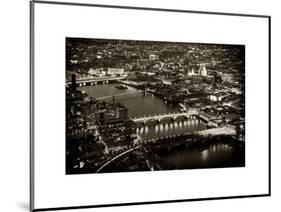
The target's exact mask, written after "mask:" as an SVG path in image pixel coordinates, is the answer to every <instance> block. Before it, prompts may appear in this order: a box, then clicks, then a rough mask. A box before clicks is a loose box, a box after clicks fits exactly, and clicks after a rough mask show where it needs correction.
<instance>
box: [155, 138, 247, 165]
mask: <svg viewBox="0 0 281 212" xmlns="http://www.w3.org/2000/svg"><path fill="white" fill-rule="evenodd" d="M244 157H245V155H244V148H241V147H238V146H236V145H231V144H225V143H216V144H211V145H209V146H208V147H205V148H204V149H201V148H199V149H188V148H186V149H182V150H177V151H173V152H169V153H167V154H164V155H161V156H160V160H161V161H162V162H164V163H165V164H168V165H170V166H171V167H173V168H175V169H195V168H219V167H241V166H245V158H244ZM160 166H161V165H160Z"/></svg>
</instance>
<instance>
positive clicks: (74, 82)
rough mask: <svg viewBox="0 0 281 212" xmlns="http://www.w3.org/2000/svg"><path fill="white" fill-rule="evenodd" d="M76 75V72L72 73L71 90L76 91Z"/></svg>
mask: <svg viewBox="0 0 281 212" xmlns="http://www.w3.org/2000/svg"><path fill="white" fill-rule="evenodd" d="M76 86H77V85H76V75H75V74H72V75H71V90H72V92H75V91H76Z"/></svg>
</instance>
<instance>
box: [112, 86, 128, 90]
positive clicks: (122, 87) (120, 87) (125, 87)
mask: <svg viewBox="0 0 281 212" xmlns="http://www.w3.org/2000/svg"><path fill="white" fill-rule="evenodd" d="M115 88H117V89H121V90H126V89H128V87H127V86H126V85H116V86H115Z"/></svg>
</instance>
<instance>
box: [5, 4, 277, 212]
mask: <svg viewBox="0 0 281 212" xmlns="http://www.w3.org/2000/svg"><path fill="white" fill-rule="evenodd" d="M69 1H70V0H69ZM77 1H78V0H77ZM87 1H88V2H92V3H99V4H119V5H130V6H141V7H160V8H176V9H186V10H205V11H220V12H234V13H253V14H266V15H271V16H272V114H273V115H272V197H270V198H252V199H235V200H216V201H204V202H189V203H175V204H159V205H145V206H127V207H117V208H101V209H88V210H80V211H98V212H99V211H108V212H109V211H144V210H149V211H171V210H172V211H187V210H189V211H195V212H196V211H206V210H208V211H216V212H219V211H226V210H227V211H230V212H232V211H248V210H249V211H266V210H267V211H279V210H280V209H281V203H280V199H281V164H280V163H281V157H280V155H281V154H280V153H279V151H281V142H280V140H281V138H280V134H279V131H280V129H279V128H280V127H279V122H280V121H279V118H281V110H280V108H281V96H280V95H279V90H280V91H281V83H279V81H280V80H281V71H280V70H281V65H280V64H281V63H280V62H279V60H280V59H279V58H280V57H281V48H280V47H281V45H280V44H281V39H280V38H281V28H280V26H281V13H280V9H281V7H280V6H278V1H276V0H267V1H265V0H263V1H257V0H256V1H250V0H229V1H225V0H192V1H187V0H177V1H171V0H170V1H169V0H153V1H151V0H135V1H130V0H95V1H94V0H92V1H90V0H87ZM80 2H86V0H83V1H82V0H80ZM0 5H1V6H0V10H1V11H0V23H1V33H0V36H1V37H0V38H1V39H0V48H1V51H0V58H1V69H0V71H1V75H0V76H1V78H0V80H1V81H0V86H1V87H0V92H1V102H0V103H1V104H0V112H1V116H0V117H1V119H0V120H1V121H0V123H1V128H0V129H1V131H0V132H1V137H0V138H1V139H0V141H1V148H0V150H1V151H0V159H1V160H0V161H1V163H0V164H1V165H0V167H1V175H0V179H1V180H0V198H1V200H0V209H1V210H0V211H15V212H17V211H27V210H28V199H29V184H28V181H29V157H28V155H29V3H28V1H27V0H9V1H1V3H0ZM50 16H51V14H50ZM222 33H223V32H222ZM257 36H258V35H257ZM257 51H258V49H257ZM7 79H12V81H9V80H7ZM46 183H47V182H46ZM73 211H74V210H73Z"/></svg>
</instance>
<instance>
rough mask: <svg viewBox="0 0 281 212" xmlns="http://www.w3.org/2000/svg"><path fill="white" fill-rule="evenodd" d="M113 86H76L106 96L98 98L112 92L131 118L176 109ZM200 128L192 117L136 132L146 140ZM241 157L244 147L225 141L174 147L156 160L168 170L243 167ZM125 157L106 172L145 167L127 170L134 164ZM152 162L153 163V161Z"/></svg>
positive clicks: (174, 110) (150, 125)
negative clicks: (193, 146) (204, 145)
mask: <svg viewBox="0 0 281 212" xmlns="http://www.w3.org/2000/svg"><path fill="white" fill-rule="evenodd" d="M115 86H116V84H103V85H95V86H86V87H80V88H79V89H80V90H84V91H85V92H86V93H87V94H88V95H90V96H92V97H95V98H102V97H106V98H103V99H100V100H101V101H102V100H103V101H112V95H116V97H115V102H120V103H121V104H124V105H125V106H126V107H127V108H128V109H129V117H132V118H134V117H139V116H147V115H153V114H163V113H173V112H176V111H179V108H178V107H175V106H171V105H167V104H165V102H164V101H163V100H161V99H159V98H158V97H156V96H153V95H151V94H147V95H144V93H143V92H141V91H139V90H137V89H135V88H132V87H129V88H128V89H127V90H122V89H117V88H116V87H115ZM120 94H121V95H120ZM123 94H125V95H123ZM118 95H120V96H118ZM203 129H205V124H204V123H203V122H202V121H201V120H199V119H197V118H194V117H193V118H189V119H183V120H176V121H167V120H166V121H163V122H161V123H151V124H149V125H147V126H145V125H142V126H139V127H138V128H137V133H138V135H139V136H140V137H141V138H143V139H146V140H148V139H153V138H159V137H165V136H171V135H177V134H181V133H187V132H193V131H198V130H203ZM244 158H245V153H244V148H238V147H237V146H235V145H231V144H226V143H216V144H210V145H209V146H207V147H205V148H201V147H200V148H196V149H194V148H193V149H190V148H183V149H177V150H176V151H170V152H169V153H166V154H163V155H160V158H159V159H160V161H161V162H162V163H163V164H166V165H168V166H169V167H172V168H171V169H192V168H211V167H234V166H244V163H245V161H244V160H245V159H244ZM124 160H127V162H126V163H124V162H122V161H123V160H121V161H119V162H118V163H115V164H114V166H111V168H109V170H107V172H120V171H140V170H146V169H147V168H144V166H145V165H143V166H142V168H136V170H134V169H130V168H129V167H130V166H129V165H128V164H130V163H132V164H131V165H132V166H134V165H133V164H134V162H133V160H132V159H131V158H129V159H128V158H124ZM128 161H131V162H128ZM119 163H120V164H121V165H120V164H119ZM118 164H119V165H120V166H119V165H118ZM122 164H123V165H122ZM151 164H152V166H153V162H151ZM154 166H155V170H157V167H156V166H158V168H159V167H160V168H161V166H162V165H161V163H160V164H154ZM162 168H163V167H162ZM147 170H149V169H147Z"/></svg>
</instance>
